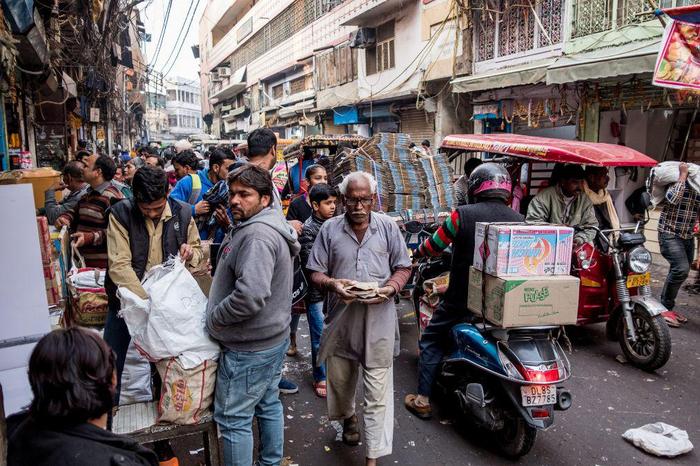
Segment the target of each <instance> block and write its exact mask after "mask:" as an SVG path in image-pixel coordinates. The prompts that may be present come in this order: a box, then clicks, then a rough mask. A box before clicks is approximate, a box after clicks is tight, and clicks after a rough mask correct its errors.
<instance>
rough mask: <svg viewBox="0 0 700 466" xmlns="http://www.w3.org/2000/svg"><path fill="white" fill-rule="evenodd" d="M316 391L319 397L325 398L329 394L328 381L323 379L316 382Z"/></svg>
mask: <svg viewBox="0 0 700 466" xmlns="http://www.w3.org/2000/svg"><path fill="white" fill-rule="evenodd" d="M314 392H316V396H317V397H319V398H325V397H326V396H327V395H328V389H327V387H326V381H325V380H321V381H320V382H314Z"/></svg>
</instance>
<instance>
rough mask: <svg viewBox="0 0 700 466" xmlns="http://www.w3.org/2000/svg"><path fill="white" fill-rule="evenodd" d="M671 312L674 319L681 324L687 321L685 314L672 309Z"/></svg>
mask: <svg viewBox="0 0 700 466" xmlns="http://www.w3.org/2000/svg"><path fill="white" fill-rule="evenodd" d="M672 312H673V313H674V314H675V315H676V320H677V321H678V322H680V323H681V324H685V323H687V322H688V318H687V317H686V316H684V315H682V314H681V313H679V312H676V311H672Z"/></svg>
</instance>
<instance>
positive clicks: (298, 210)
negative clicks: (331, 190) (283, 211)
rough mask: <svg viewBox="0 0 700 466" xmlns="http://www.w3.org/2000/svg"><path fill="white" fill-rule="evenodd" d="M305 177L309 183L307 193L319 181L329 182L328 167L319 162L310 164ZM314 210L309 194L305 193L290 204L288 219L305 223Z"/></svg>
mask: <svg viewBox="0 0 700 466" xmlns="http://www.w3.org/2000/svg"><path fill="white" fill-rule="evenodd" d="M304 177H305V178H306V182H307V183H308V188H306V192H307V193H308V192H309V191H311V188H312V187H313V186H315V185H317V184H319V183H327V182H328V175H327V173H326V169H325V168H323V166H321V165H318V164H314V165H311V166H309V168H307V169H306V173H305V174H304ZM312 212H313V210H312V209H311V201H309V195H308V194H306V193H305V194H304V195H302V196H299V197H297V198H296V199H294V200H293V201H292V203H291V204H289V210H287V220H299V221H300V222H301V223H304V222H305V221H306V220H308V218H309V217H311V213H312Z"/></svg>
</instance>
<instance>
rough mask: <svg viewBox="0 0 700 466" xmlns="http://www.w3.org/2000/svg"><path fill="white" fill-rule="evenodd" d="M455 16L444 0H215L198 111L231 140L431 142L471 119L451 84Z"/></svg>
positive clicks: (458, 49)
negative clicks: (404, 138) (375, 137)
mask: <svg viewBox="0 0 700 466" xmlns="http://www.w3.org/2000/svg"><path fill="white" fill-rule="evenodd" d="M455 12H456V7H455V6H454V5H453V3H451V2H450V1H449V0H435V1H422V0H346V1H341V0H282V1H279V0H259V1H252V0H238V1H236V0H226V1H210V2H209V3H208V4H207V6H206V9H205V11H204V14H203V16H202V19H201V20H200V37H199V46H200V47H199V48H200V59H201V74H202V76H201V85H202V95H203V111H204V112H205V113H211V114H212V116H213V125H212V129H213V132H214V134H217V133H218V134H219V135H222V136H229V137H231V136H238V135H242V134H245V133H247V132H249V131H250V130H252V129H253V128H257V127H260V126H268V127H271V128H273V129H274V130H275V131H277V132H278V133H279V134H280V135H281V136H283V137H295V136H302V135H306V134H312V133H315V132H321V131H322V132H326V133H328V132H336V133H339V132H357V133H361V134H371V133H373V132H377V131H402V132H406V133H409V134H410V135H411V136H413V138H414V139H418V140H421V139H430V140H433V141H436V140H437V139H440V137H439V135H440V134H442V133H447V132H452V131H454V130H457V129H459V127H460V124H459V123H460V122H467V123H468V118H460V114H459V111H456V109H455V106H454V104H453V99H452V97H451V95H450V92H449V78H451V77H452V75H453V70H456V71H457V72H459V71H460V69H461V67H463V66H464V65H463V62H464V59H465V57H464V56H463V55H464V54H463V52H464V50H465V49H466V48H465V47H463V44H462V42H463V41H464V37H462V34H461V31H462V28H461V24H459V21H457V20H456V19H455ZM467 51H469V50H467ZM462 116H463V115H462ZM436 134H437V135H438V137H437V138H436Z"/></svg>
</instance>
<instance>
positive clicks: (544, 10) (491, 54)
mask: <svg viewBox="0 0 700 466" xmlns="http://www.w3.org/2000/svg"><path fill="white" fill-rule="evenodd" d="M475 4H476V5H478V7H474V34H475V41H474V45H475V56H476V61H486V60H492V59H495V58H500V57H505V56H509V55H515V54H522V53H526V52H529V51H531V50H536V49H542V48H546V47H550V46H552V45H555V44H559V43H561V41H562V35H563V34H562V24H563V23H562V15H563V11H564V0H538V1H537V2H532V4H533V5H534V7H535V9H536V11H537V19H536V18H535V15H534V14H533V13H532V10H531V8H530V6H529V4H528V3H527V2H513V1H509V0H484V1H482V2H475Z"/></svg>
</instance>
